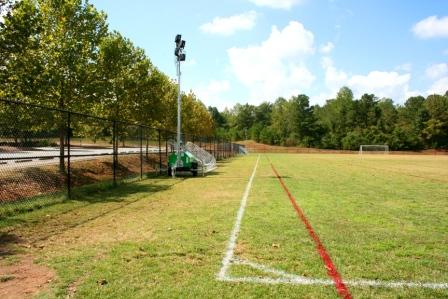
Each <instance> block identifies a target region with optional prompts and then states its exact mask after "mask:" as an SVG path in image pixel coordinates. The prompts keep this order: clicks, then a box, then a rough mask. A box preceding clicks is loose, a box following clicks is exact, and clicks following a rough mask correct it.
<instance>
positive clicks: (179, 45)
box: [173, 34, 185, 174]
mask: <svg viewBox="0 0 448 299" xmlns="http://www.w3.org/2000/svg"><path fill="white" fill-rule="evenodd" d="M174 42H175V43H176V48H175V50H174V55H175V56H176V72H177V88H178V89H177V144H176V151H177V152H176V153H177V159H176V167H182V166H183V165H182V160H181V134H180V127H181V120H182V119H181V112H182V110H181V109H182V105H181V94H180V75H181V72H180V62H181V61H185V53H183V51H184V48H185V41H184V40H182V36H181V35H180V34H178V35H176V38H175V40H174ZM174 173H175V171H174V172H173V174H174Z"/></svg>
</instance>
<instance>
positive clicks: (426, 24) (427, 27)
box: [412, 16, 448, 38]
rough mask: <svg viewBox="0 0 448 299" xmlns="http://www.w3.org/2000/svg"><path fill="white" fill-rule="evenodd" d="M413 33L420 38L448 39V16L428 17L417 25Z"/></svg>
mask: <svg viewBox="0 0 448 299" xmlns="http://www.w3.org/2000/svg"><path fill="white" fill-rule="evenodd" d="M412 31H413V32H414V34H415V35H416V36H417V37H419V38H434V37H448V16H446V17H441V18H440V19H439V18H438V17H437V16H431V17H427V18H426V19H423V20H421V21H420V22H418V23H417V24H415V25H414V27H412Z"/></svg>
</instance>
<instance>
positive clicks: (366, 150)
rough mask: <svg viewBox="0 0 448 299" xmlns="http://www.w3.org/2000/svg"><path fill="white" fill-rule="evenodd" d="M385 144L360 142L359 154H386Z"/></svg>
mask: <svg viewBox="0 0 448 299" xmlns="http://www.w3.org/2000/svg"><path fill="white" fill-rule="evenodd" d="M388 153H389V146H388V145H387V144H362V145H360V146H359V154H360V155H362V154H388Z"/></svg>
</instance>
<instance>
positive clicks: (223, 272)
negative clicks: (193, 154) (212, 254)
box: [217, 155, 448, 289]
mask: <svg viewBox="0 0 448 299" xmlns="http://www.w3.org/2000/svg"><path fill="white" fill-rule="evenodd" d="M259 160H260V155H258V158H257V162H256V163H255V167H254V170H253V172H252V175H251V177H250V179H249V182H248V183H247V186H246V189H245V191H244V194H243V197H242V199H241V204H240V208H239V210H238V213H237V216H236V221H235V224H234V226H233V229H232V232H231V233H230V237H229V242H228V244H227V249H226V252H225V255H224V258H223V260H222V266H221V269H220V270H219V272H218V274H217V279H218V280H221V281H227V282H247V283H258V284H293V285H332V284H334V282H333V281H332V280H330V279H319V278H308V277H304V276H299V275H295V274H290V273H287V272H285V271H282V270H277V269H273V268H270V267H267V266H265V265H261V264H258V263H254V262H251V261H248V260H244V259H241V258H238V257H235V253H234V252H235V246H236V241H237V238H238V234H239V232H240V227H241V221H242V219H243V216H244V211H245V209H246V205H247V199H248V197H249V193H250V189H251V187H252V181H253V179H254V177H255V173H256V170H257V167H258V161H259ZM232 264H235V265H245V266H249V267H252V268H254V269H256V270H260V271H262V272H265V273H267V274H274V275H277V276H280V277H278V278H271V277H250V276H249V277H231V276H230V275H228V274H227V271H228V270H229V267H230V266H231V265H232ZM344 283H345V284H346V285H349V286H359V287H383V288H428V289H448V283H446V282H443V283H433V282H412V281H386V280H368V279H353V280H344Z"/></svg>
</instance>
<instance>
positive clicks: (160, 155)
mask: <svg viewBox="0 0 448 299" xmlns="http://www.w3.org/2000/svg"><path fill="white" fill-rule="evenodd" d="M157 133H158V135H159V136H158V139H159V175H161V174H162V144H161V140H160V129H157Z"/></svg>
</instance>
